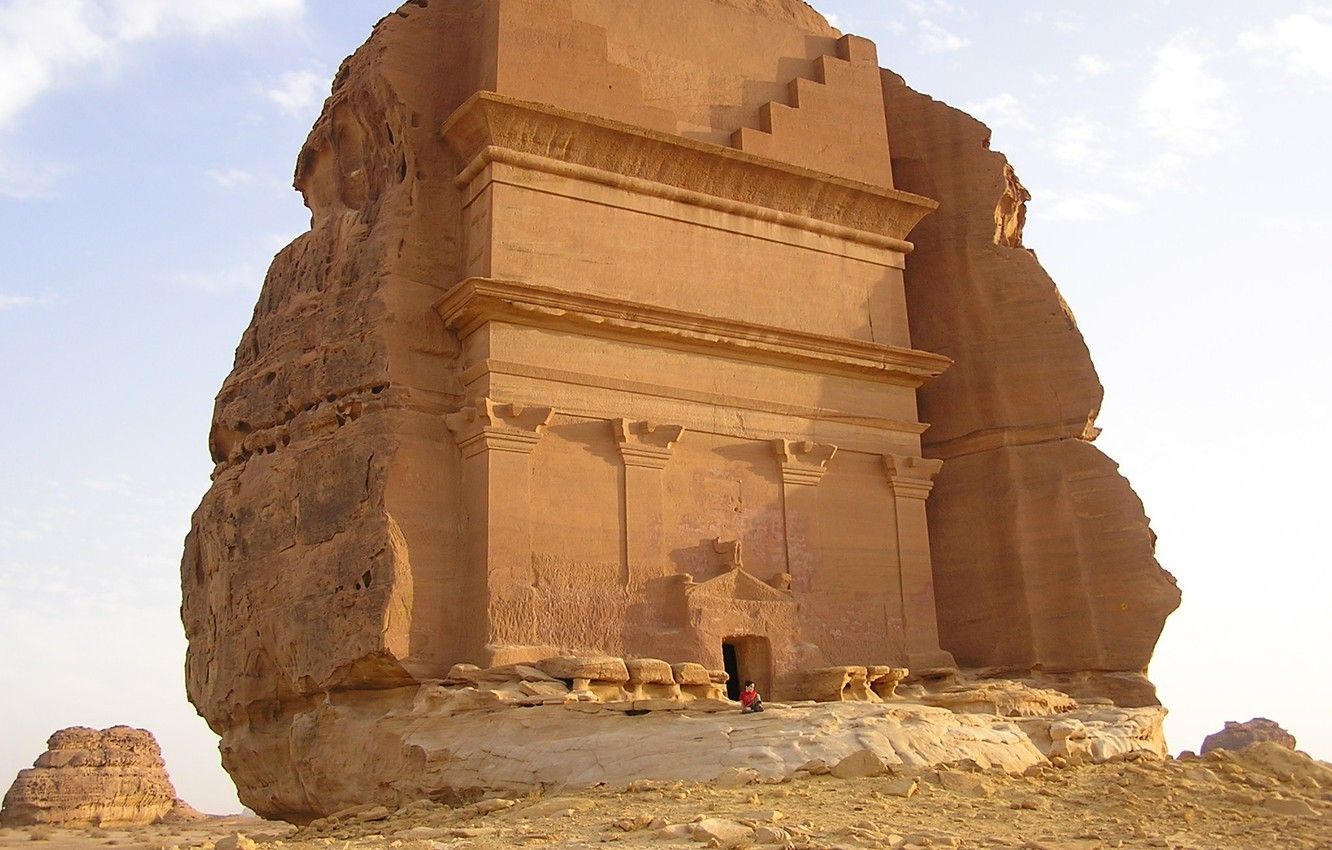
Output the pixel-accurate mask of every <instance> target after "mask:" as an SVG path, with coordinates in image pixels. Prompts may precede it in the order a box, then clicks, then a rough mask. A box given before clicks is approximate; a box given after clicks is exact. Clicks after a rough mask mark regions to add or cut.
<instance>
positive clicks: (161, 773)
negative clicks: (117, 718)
mask: <svg viewBox="0 0 1332 850" xmlns="http://www.w3.org/2000/svg"><path fill="white" fill-rule="evenodd" d="M198 817H201V815H199V813H198V812H196V811H195V810H194V809H193V808H192V807H190V806H189V805H187V804H185V803H183V802H182V801H181V800H179V799H178V798H177V797H176V791H175V789H174V788H173V787H172V785H171V779H170V778H169V777H168V776H167V771H166V764H165V763H164V762H163V761H162V750H161V748H159V747H158V745H157V741H156V739H154V738H153V736H152V733H151V732H148V731H147V730H145V729H133V728H130V727H129V726H112V727H111V728H109V729H102V730H100V731H99V730H96V729H89V728H87V727H84V726H75V727H73V728H69V729H61V730H60V731H58V732H56V733H55V734H54V735H52V736H51V737H50V738H49V739H48V740H47V750H46V752H44V753H42V754H41V755H40V756H38V757H37V760H36V761H35V762H34V763H33V766H32V767H31V768H28V769H26V770H21V771H19V774H18V777H17V778H16V779H15V780H14V784H13V785H11V786H10V788H9V792H8V793H6V794H5V799H4V807H3V809H0V825H3V826H11V827H12V826H27V825H33V824H50V825H60V826H98V827H106V826H141V825H144V824H152V823H159V822H162V821H166V820H189V819H194V818H198Z"/></svg>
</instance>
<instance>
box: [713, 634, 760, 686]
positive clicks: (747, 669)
mask: <svg viewBox="0 0 1332 850" xmlns="http://www.w3.org/2000/svg"><path fill="white" fill-rule="evenodd" d="M722 664H723V665H724V666H725V668H726V673H727V675H728V676H730V678H729V679H727V680H726V695H727V696H728V697H730V698H731V699H733V700H738V699H740V688H741V687H742V686H743V685H744V683H745V682H746V681H751V680H752V681H753V682H754V685H755V687H757V688H758V692H759V693H760V694H762V695H763V697H764V698H765V699H772V696H771V694H770V691H771V689H772V649H771V647H770V646H769V644H768V639H767V638H765V637H759V636H758V635H737V636H735V637H729V638H727V639H726V640H725V641H723V642H722Z"/></svg>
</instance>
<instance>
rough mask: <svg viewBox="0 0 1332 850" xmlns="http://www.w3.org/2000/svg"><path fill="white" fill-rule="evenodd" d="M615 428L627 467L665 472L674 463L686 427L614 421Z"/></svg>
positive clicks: (617, 440)
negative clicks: (662, 470) (676, 449)
mask: <svg viewBox="0 0 1332 850" xmlns="http://www.w3.org/2000/svg"><path fill="white" fill-rule="evenodd" d="M611 427H612V428H613V429H614V432H615V442H616V445H617V446H618V447H619V449H620V457H621V459H623V460H624V465H625V466H641V467H647V468H650V469H662V468H664V467H665V466H666V462H667V461H669V460H670V459H671V452H672V451H673V450H674V449H675V444H676V443H677V442H679V440H680V438H681V437H683V436H684V430H685V429H684V426H683V425H661V424H658V423H656V422H650V421H641V422H634V421H630V420H628V419H613V420H611Z"/></svg>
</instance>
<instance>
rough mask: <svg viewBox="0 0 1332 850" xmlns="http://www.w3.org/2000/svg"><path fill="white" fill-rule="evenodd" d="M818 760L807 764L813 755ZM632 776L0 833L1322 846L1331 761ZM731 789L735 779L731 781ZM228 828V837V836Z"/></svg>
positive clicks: (488, 845)
mask: <svg viewBox="0 0 1332 850" xmlns="http://www.w3.org/2000/svg"><path fill="white" fill-rule="evenodd" d="M815 770H818V768H817V767H816V768H815ZM746 780H747V777H746V776H744V775H743V774H742V773H736V774H732V775H730V776H728V777H723V778H722V779H721V780H718V781H717V782H714V783H709V784H694V783H682V782H654V781H639V782H635V783H633V784H631V785H630V786H628V787H627V788H625V787H619V788H595V789H585V790H581V791H563V792H557V791H550V792H546V793H544V794H533V795H530V796H527V797H522V798H517V799H509V798H491V799H483V800H480V801H478V802H476V803H472V804H469V805H466V806H462V807H447V806H443V805H439V804H435V803H431V802H428V801H421V802H417V803H413V804H411V805H408V806H406V807H404V808H402V809H400V810H398V811H396V812H390V811H389V810H387V809H385V808H383V807H360V808H357V809H350V810H347V811H345V812H341V813H339V814H337V815H333V816H331V817H328V818H324V819H321V820H318V821H315V822H313V823H311V824H307V825H305V826H301V827H296V826H292V825H290V824H285V823H274V822H270V821H263V820H259V819H256V818H208V819H205V820H201V821H194V822H184V823H176V824H159V825H156V826H149V827H139V828H132V829H130V828H126V829H116V828H97V829H82V830H80V829H56V828H48V827H35V828H25V829H9V830H3V831H0V850H11V848H20V847H23V848H28V850H32V847H33V845H32V843H31V842H34V841H37V842H41V843H43V844H46V845H47V846H49V847H50V848H51V850H57V848H58V850H66V849H67V848H68V850H93V848H98V847H119V848H126V849H127V850H129V848H149V850H170V848H179V850H190V848H198V850H214V848H216V850H252V847H251V842H254V844H255V845H257V846H258V847H259V848H262V850H270V848H271V850H324V848H330V850H362V848H364V849H365V850H380V848H394V850H397V849H398V848H401V849H402V850H472V848H475V850H500V848H509V847H515V846H520V847H569V848H574V847H598V846H604V845H615V846H618V847H622V848H625V850H630V848H648V847H651V848H662V850H665V849H666V848H672V847H676V848H685V847H691V846H693V847H705V846H706V847H750V846H756V847H761V846H772V847H787V848H792V849H793V850H815V848H820V849H821V848H879V847H887V848H895V850H901V848H907V850H909V848H912V847H956V848H978V850H979V848H1001V847H1021V848H1032V850H1074V848H1076V850H1098V848H1118V847H1123V848H1154V847H1159V848H1176V850H1186V848H1187V850H1204V849H1206V850H1211V849H1212V848H1226V850H1232V848H1233V850H1244V849H1246V848H1253V850H1271V848H1289V850H1316V849H1317V848H1332V766H1329V765H1327V764H1325V763H1321V762H1316V761H1314V760H1312V759H1309V758H1308V757H1307V756H1304V755H1302V754H1298V753H1292V752H1290V751H1289V750H1282V749H1281V748H1279V747H1277V746H1276V745H1273V744H1260V745H1258V746H1255V747H1251V748H1249V749H1248V750H1245V751H1243V752H1240V753H1231V752H1228V751H1218V752H1214V753H1210V754H1209V755H1208V756H1206V757H1203V758H1191V757H1186V758H1184V759H1182V760H1174V759H1160V758H1155V757H1143V756H1140V755H1137V756H1135V757H1131V758H1125V759H1118V760H1115V761H1112V762H1109V763H1106V764H1100V765H1086V766H1062V767H1061V766H1053V767H1045V766H1042V767H1038V768H1033V769H1031V770H1029V771H1027V772H1026V773H1025V774H1024V775H1017V776H1014V775H1008V774H1004V773H1001V772H996V771H983V770H980V769H978V768H976V767H975V766H974V765H971V764H966V763H961V764H954V765H950V766H946V767H942V768H935V769H923V770H922V769H914V770H912V769H904V768H895V769H894V771H893V773H891V774H889V775H885V776H875V777H853V778H847V779H841V778H837V777H836V776H833V775H830V774H822V775H809V774H805V773H801V774H798V775H797V776H796V777H794V778H790V779H788V780H786V781H782V782H774V783H762V784H760V783H752V782H747V781H746ZM728 786H731V787H728ZM238 833H239V837H238Z"/></svg>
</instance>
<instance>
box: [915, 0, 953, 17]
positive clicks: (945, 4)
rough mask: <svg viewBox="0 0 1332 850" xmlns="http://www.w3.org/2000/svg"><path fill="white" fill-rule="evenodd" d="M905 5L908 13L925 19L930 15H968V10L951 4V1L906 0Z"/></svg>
mask: <svg viewBox="0 0 1332 850" xmlns="http://www.w3.org/2000/svg"><path fill="white" fill-rule="evenodd" d="M904 5H905V6H906V9H907V11H908V12H910V13H911V14H912V15H915V16H916V17H918V18H925V17H929V16H930V15H959V14H960V15H965V14H966V10H964V9H961V8H959V7H958V6H957V5H956V4H954V3H950V2H949V0H906V3H905V4H904Z"/></svg>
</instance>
